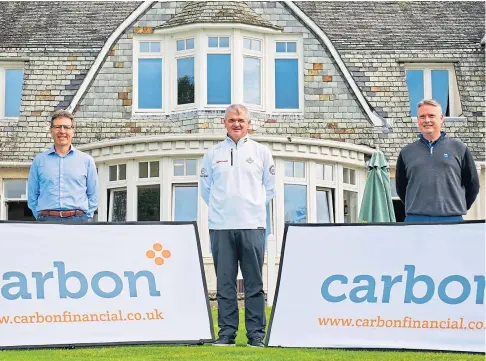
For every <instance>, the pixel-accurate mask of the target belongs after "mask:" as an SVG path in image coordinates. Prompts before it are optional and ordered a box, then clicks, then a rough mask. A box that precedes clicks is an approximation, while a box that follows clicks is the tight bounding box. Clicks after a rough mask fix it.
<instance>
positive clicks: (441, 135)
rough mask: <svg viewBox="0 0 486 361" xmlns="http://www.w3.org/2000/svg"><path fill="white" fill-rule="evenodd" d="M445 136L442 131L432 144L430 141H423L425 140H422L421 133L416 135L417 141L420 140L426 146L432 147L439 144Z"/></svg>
mask: <svg viewBox="0 0 486 361" xmlns="http://www.w3.org/2000/svg"><path fill="white" fill-rule="evenodd" d="M445 136H446V132H443V131H442V132H440V136H439V138H437V139H436V140H435V141H433V142H431V141H429V140H427V139H425V138H424V136H423V135H422V133H420V134H419V135H418V138H419V139H420V140H421V141H422V142H423V143H425V144H426V145H427V146H434V145H436V144H437V143H439V142H440V141H441V140H442V139H444V138H445Z"/></svg>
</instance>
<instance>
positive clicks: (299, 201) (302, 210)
mask: <svg viewBox="0 0 486 361" xmlns="http://www.w3.org/2000/svg"><path fill="white" fill-rule="evenodd" d="M284 212H285V218H284V221H285V222H286V223H307V186H305V185H298V184H285V185H284Z"/></svg>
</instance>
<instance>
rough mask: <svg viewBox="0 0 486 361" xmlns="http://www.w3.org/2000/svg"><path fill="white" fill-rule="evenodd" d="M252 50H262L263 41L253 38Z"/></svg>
mask: <svg viewBox="0 0 486 361" xmlns="http://www.w3.org/2000/svg"><path fill="white" fill-rule="evenodd" d="M251 50H255V51H261V50H262V42H261V41H260V40H252V42H251Z"/></svg>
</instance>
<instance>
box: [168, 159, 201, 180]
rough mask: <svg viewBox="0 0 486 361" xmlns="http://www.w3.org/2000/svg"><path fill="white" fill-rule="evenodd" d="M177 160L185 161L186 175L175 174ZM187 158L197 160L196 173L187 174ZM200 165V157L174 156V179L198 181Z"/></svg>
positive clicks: (172, 171)
mask: <svg viewBox="0 0 486 361" xmlns="http://www.w3.org/2000/svg"><path fill="white" fill-rule="evenodd" d="M176 160H183V161H184V175H175V172H174V166H175V161H176ZM187 160H195V161H196V173H195V174H190V175H187V174H186V168H187V167H186V161H187ZM198 166H199V159H198V157H189V156H187V157H177V158H172V169H171V175H172V177H173V178H174V180H176V181H178V180H179V179H181V180H183V179H193V178H194V179H195V180H196V182H197V181H198V177H197V176H198V174H197V170H198V169H199V168H198Z"/></svg>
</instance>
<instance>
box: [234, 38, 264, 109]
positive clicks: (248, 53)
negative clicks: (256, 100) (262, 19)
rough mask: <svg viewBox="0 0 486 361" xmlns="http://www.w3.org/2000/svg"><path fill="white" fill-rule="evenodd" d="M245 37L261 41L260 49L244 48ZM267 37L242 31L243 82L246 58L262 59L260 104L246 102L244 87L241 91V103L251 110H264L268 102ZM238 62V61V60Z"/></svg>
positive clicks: (242, 80)
mask: <svg viewBox="0 0 486 361" xmlns="http://www.w3.org/2000/svg"><path fill="white" fill-rule="evenodd" d="M244 39H250V40H252V41H254V40H258V41H260V51H257V50H250V49H245V48H244ZM265 43H266V42H265V37H264V36H258V35H257V34H252V33H247V32H242V33H241V43H240V45H241V52H242V55H241V77H242V79H241V84H244V71H245V64H244V58H245V57H249V58H255V59H259V60H260V104H259V105H258V104H249V103H246V102H245V99H244V89H242V92H241V104H244V105H245V106H246V107H247V108H248V109H249V110H256V111H262V110H264V108H265V104H266V94H265V93H266V92H265V88H266V87H265V80H266V79H265V65H266V64H265ZM236 63H237V64H238V62H236Z"/></svg>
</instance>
